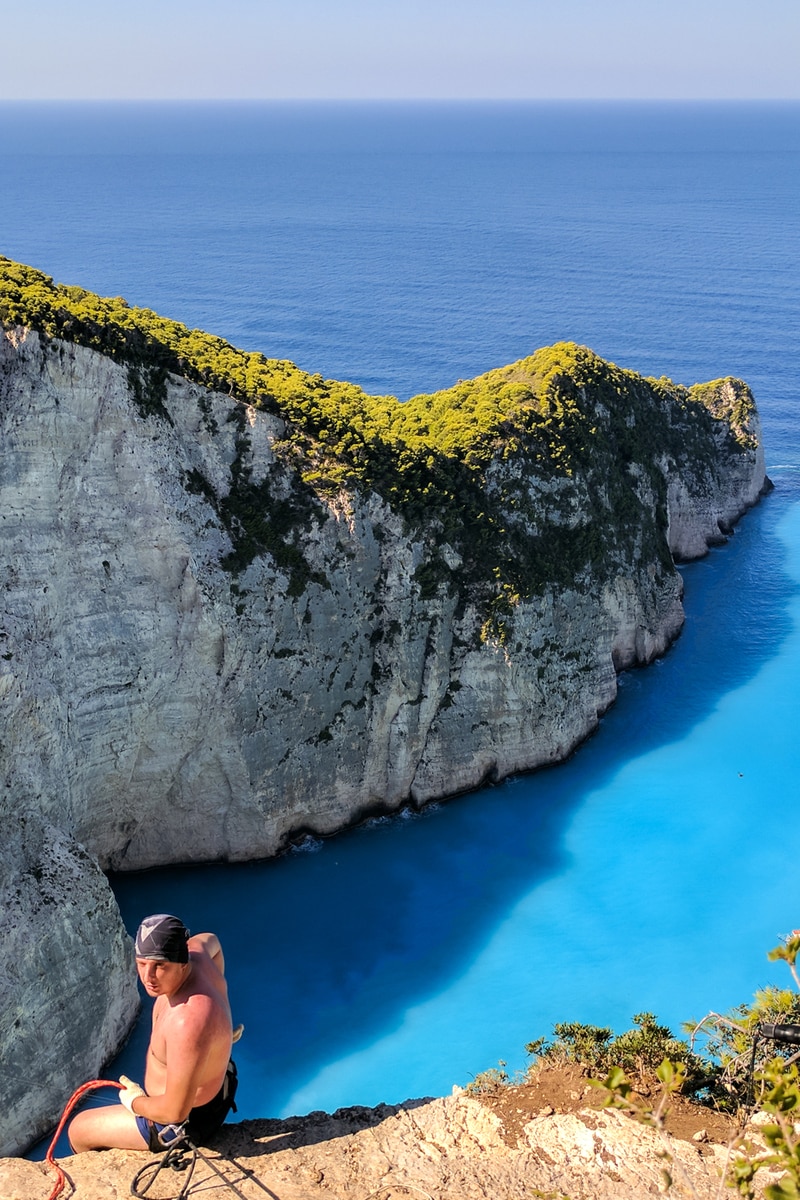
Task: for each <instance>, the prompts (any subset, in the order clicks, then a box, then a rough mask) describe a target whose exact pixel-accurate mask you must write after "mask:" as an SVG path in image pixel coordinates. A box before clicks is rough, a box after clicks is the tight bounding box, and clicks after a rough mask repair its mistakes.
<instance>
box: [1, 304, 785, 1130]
mask: <svg viewBox="0 0 800 1200" xmlns="http://www.w3.org/2000/svg"><path fill="white" fill-rule="evenodd" d="M557 349H558V348H557ZM554 353H555V352H554ZM576 353H577V351H576V348H570V347H565V348H562V349H561V351H559V355H560V357H559V356H558V355H557V357H558V363H557V368H558V372H560V374H559V375H558V381H559V382H558V386H559V388H561V391H559V392H558V395H559V396H560V395H562V394H563V395H566V396H567V399H568V400H569V402H570V403H571V404H573V405H574V407H575V409H576V411H578V412H579V415H580V420H581V422H583V425H585V427H586V438H587V439H588V440H587V442H586V444H585V445H584V444H583V443H579V442H578V441H574V440H573V442H572V443H570V444H569V446H568V449H569V456H568V459H564V458H563V455H564V453H566V452H565V451H564V448H563V446H561V447H560V448H559V449H558V451H556V450H555V449H553V447H552V445H551V446H550V449H549V450H548V451H547V453H545V452H544V451H543V449H542V446H543V442H542V436H543V435H542V434H541V432H540V431H539V427H538V426H537V427H536V428H534V429H533V432H531V429H522V428H521V427H520V426H519V425H517V426H514V425H513V423H512V424H511V425H509V427H508V429H507V430H505V431H501V432H500V433H499V434H497V435H496V436H495V437H494V440H493V441H492V444H491V447H490V449H489V450H488V451H483V452H482V453H483V459H482V463H483V465H482V468H481V473H480V487H481V489H482V491H480V492H479V493H475V494H472V493H470V498H468V500H469V502H468V503H467V499H465V510H464V511H465V513H466V517H465V523H464V526H463V527H462V528H460V529H458V528H455V527H454V526H453V511H456V510H450V511H448V512H447V513H444V514H443V512H441V511H439V510H438V509H437V508H436V506H435V504H433V505H431V504H430V502H428V508H427V510H426V507H425V503H426V502H425V499H424V497H423V498H422V502H421V507H418V508H417V509H416V510H414V509H413V505H412V503H411V501H409V499H408V497H406V499H405V500H404V504H403V505H398V504H397V503H394V502H393V501H392V496H391V494H390V492H389V490H388V489H387V488H383V489H382V488H381V487H380V486H379V484H375V485H374V486H366V485H364V484H363V483H362V484H360V485H358V486H351V487H348V486H345V485H339V486H336V487H333V486H331V484H330V480H328V481H327V482H325V483H324V486H323V484H322V483H320V484H319V486H317V484H316V483H315V475H316V473H315V471H313V470H311V469H310V464H311V466H313V459H314V454H315V453H316V450H315V449H314V446H312V447H311V449H309V444H308V435H307V433H306V434H304V436H305V437H306V442H305V444H304V448H303V451H302V461H301V460H300V458H299V457H298V452H297V451H296V441H295V443H294V444H293V441H292V424H291V421H287V418H286V417H285V416H283V415H281V413H280V412H279V411H277V410H275V406H272V410H270V407H269V406H262V407H254V406H248V405H246V404H243V403H241V402H240V401H239V400H236V399H233V398H231V397H230V396H226V395H223V394H221V393H220V392H213V391H209V390H208V389H207V388H204V387H203V386H201V385H200V384H199V383H197V382H190V381H188V380H187V379H185V378H181V377H180V376H178V375H175V374H170V375H167V376H165V377H164V378H163V379H162V380H160V381H159V386H158V390H157V395H156V393H155V392H154V391H153V387H152V377H151V376H148V374H147V372H141V371H140V372H138V373H137V372H136V371H132V369H131V367H130V365H129V364H126V363H124V362H120V361H114V360H113V359H112V358H110V357H106V356H104V355H103V354H101V353H98V352H97V351H96V350H93V349H90V348H88V347H86V346H81V345H76V344H74V343H73V342H69V341H64V340H60V339H52V338H47V337H44V336H41V335H40V334H38V333H36V332H34V331H32V330H30V329H26V328H22V327H7V328H6V330H5V333H4V334H3V336H1V337H0V435H1V436H2V446H3V469H2V476H1V477H0V529H1V530H2V546H3V557H2V572H3V591H2V596H3V602H2V612H0V700H1V701H2V745H3V754H4V759H5V767H4V771H5V779H4V789H3V798H2V800H0V815H1V816H2V821H3V829H4V831H5V829H6V828H8V829H12V828H18V829H19V830H20V831H21V832H19V834H15V835H14V836H13V837H10V838H9V839H6V838H5V837H4V844H3V847H2V849H0V855H2V860H3V876H2V888H3V907H2V910H0V945H2V947H3V949H2V955H3V962H5V961H6V958H7V957H8V963H9V965H8V966H3V965H2V964H0V971H5V975H4V976H3V977H2V978H3V983H2V987H3V992H4V1005H3V1012H2V1015H1V1016H0V1062H2V1064H3V1066H2V1074H3V1078H2V1081H0V1093H2V1095H3V1096H4V1099H8V1097H9V1095H10V1093H9V1090H8V1088H9V1087H10V1086H11V1084H10V1082H9V1081H7V1079H6V1074H7V1064H11V1063H17V1062H19V1063H24V1064H26V1066H25V1070H24V1076H25V1082H24V1084H23V1085H21V1086H22V1088H23V1091H24V1090H25V1089H26V1088H27V1089H28V1092H27V1095H26V1098H25V1104H24V1108H25V1113H26V1115H25V1117H24V1119H22V1117H21V1116H20V1113H21V1112H22V1108H20V1109H19V1112H18V1111H17V1109H16V1108H15V1107H14V1105H13V1104H12V1105H11V1106H10V1109H9V1107H8V1106H6V1108H5V1111H4V1113H3V1114H2V1116H1V1117H0V1124H1V1125H2V1127H3V1137H2V1138H0V1147H2V1149H4V1150H5V1151H8V1150H10V1149H14V1148H19V1147H20V1146H21V1145H23V1144H24V1143H25V1142H26V1141H27V1140H29V1139H30V1138H31V1137H32V1136H33V1135H34V1133H35V1132H36V1131H37V1129H38V1128H39V1127H40V1126H41V1125H42V1123H46V1122H47V1120H48V1119H52V1117H53V1111H54V1106H55V1108H56V1109H57V1106H58V1104H60V1103H63V1100H64V1098H65V1095H66V1093H67V1092H68V1091H69V1090H70V1088H71V1086H74V1085H75V1084H77V1083H78V1082H80V1080H81V1079H82V1078H85V1077H87V1076H88V1075H90V1074H91V1073H92V1071H93V1070H94V1069H95V1068H96V1066H99V1064H100V1062H101V1061H102V1059H103V1058H104V1057H105V1056H106V1054H107V1053H108V1052H109V1050H110V1048H111V1047H112V1046H113V1044H114V1043H115V1042H116V1041H118V1040H119V1038H120V1037H121V1034H122V1032H123V1031H124V1029H125V1027H126V1026H127V1023H128V1022H129V1020H130V1016H131V1012H132V1008H133V1005H134V1003H135V1000H134V997H133V993H132V985H131V984H130V975H131V972H130V967H131V964H130V960H129V957H128V951H127V950H126V949H125V942H124V938H123V935H122V930H121V926H120V923H119V918H118V915H117V914H116V912H115V908H114V904H113V900H112V899H111V897H110V894H109V893H108V892H107V890H106V889H105V884H104V882H103V879H102V876H101V874H100V872H99V870H98V865H99V867H102V868H108V867H113V868H115V869H127V868H141V867H146V866H150V865H154V864H157V863H167V862H173V861H182V862H186V861H191V860H202V859H218V858H228V859H245V858H253V857H261V856H266V855H270V854H273V853H275V852H277V851H279V850H280V849H281V848H282V847H284V846H285V845H286V844H287V841H288V840H289V839H290V838H291V837H292V836H296V835H298V834H299V833H302V832H303V831H315V832H319V833H329V832H331V831H333V830H336V829H339V828H341V827H343V826H345V825H346V824H348V823H350V822H352V821H354V820H356V819H357V818H358V817H359V816H360V815H361V814H364V813H366V812H367V811H369V810H371V809H376V808H380V809H383V810H393V809H397V808H398V807H400V806H401V805H403V804H405V803H408V802H412V803H414V804H422V803H424V802H426V801H428V800H431V799H433V798H436V797H440V796H444V795H447V794H453V793H455V792H457V791H460V790H464V789H467V788H472V787H475V786H477V785H479V784H480V783H481V782H483V781H485V780H495V779H499V778H502V777H503V776H505V775H508V774H510V773H512V772H517V771H521V770H527V769H530V768H533V767H536V766H538V765H540V764H543V763H550V762H555V761H557V760H559V759H561V758H563V757H564V756H565V755H567V754H568V753H569V752H570V750H572V749H573V748H574V747H575V746H576V745H577V743H579V742H580V741H581V740H582V739H583V738H585V737H586V736H587V734H589V733H590V732H591V731H592V729H593V728H594V727H595V726H596V724H597V721H598V717H599V714H600V713H602V711H603V710H604V709H605V708H607V706H608V705H609V704H611V703H612V701H613V699H614V696H615V693H616V673H617V671H618V670H620V669H621V668H623V667H627V666H630V665H633V664H634V663H645V662H648V661H650V660H651V659H652V658H653V657H654V656H656V655H658V654H660V653H661V652H662V651H663V650H664V649H665V648H666V647H667V645H668V644H669V642H670V641H671V640H672V639H673V638H674V637H675V635H676V634H677V633H678V631H679V629H680V626H681V623H682V620H683V612H682V607H681V582H680V577H679V575H678V573H677V572H676V571H675V570H674V568H673V566H672V557H671V555H672V554H674V555H676V556H680V557H692V556H696V555H698V554H702V553H704V552H705V550H706V549H707V547H708V545H709V544H711V543H713V542H716V541H719V540H720V539H721V538H722V537H723V536H724V532H725V531H728V530H729V529H730V527H731V526H732V524H733V522H734V521H735V520H736V519H737V518H738V517H739V516H740V515H741V514H742V512H744V510H745V509H746V508H747V507H748V506H749V505H752V504H753V503H754V502H755V501H756V499H757V497H758V496H759V494H760V492H761V490H762V489H763V487H764V485H765V476H764V460H763V453H762V450H761V446H760V439H759V431H758V418H757V414H756V412H755V408H754V406H753V404H752V398H751V397H750V396H749V393H748V392H747V389H746V388H745V387H744V385H743V384H741V383H738V382H736V381H731V380H728V381H721V382H719V383H718V384H715V385H706V393H705V394H704V395H702V396H699V397H694V396H692V395H690V393H687V392H686V391H685V390H684V389H676V388H674V387H673V386H672V385H670V386H669V387H667V386H666V384H665V383H664V382H663V381H662V382H660V383H658V384H656V383H653V382H650V383H647V382H646V381H644V380H641V379H639V377H636V376H632V375H629V373H624V378H623V373H620V372H616V375H615V374H613V372H615V371H616V369H615V368H610V367H608V365H607V364H603V363H602V362H601V360H598V359H596V358H595V357H594V356H592V355H590V353H589V352H588V351H580V353H579V354H578V356H577V358H576ZM581 356H582V357H581ZM576 363H577V366H576ZM573 367H574V368H575V371H576V372H577V374H576V375H575V376H574V377H573V376H571V375H570V374H569V372H570V370H571V369H572V368H573ZM578 368H580V370H582V371H584V373H586V372H590V374H591V375H592V378H595V376H596V377H597V379H598V380H599V381H600V382H599V384H598V385H597V389H596V390H594V391H593V390H592V389H593V386H594V385H593V384H592V383H591V381H590V382H589V383H588V384H587V383H585V382H582V380H581V378H580V372H579V370H578ZM540 370H541V364H540V363H539V361H538V360H536V359H531V360H526V362H525V363H522V364H516V365H515V367H514V368H508V369H506V370H505V373H504V374H503V373H500V375H502V378H501V379H500V383H501V384H502V386H503V387H506V386H507V387H518V386H522V385H521V384H520V380H522V381H523V382H524V386H525V387H528V386H529V384H530V387H531V388H533V386H534V383H533V382H531V381H535V378H536V373H537V371H540ZM500 375H499V376H498V378H499V377H500ZM551 375H552V371H551ZM486 378H487V380H490V383H492V386H494V382H495V380H494V376H492V377H488V376H487V377H486ZM565 380H566V382H564V381H565ZM609 380H611V381H612V383H613V387H611V384H610V383H609ZM525 381H527V382H525ZM498 386H500V384H498ZM148 387H150V389H151V392H150V394H149V395H148ZM565 389H566V390H565ZM609 389H610V390H609ZM553 394H555V393H553ZM154 396H155V399H154V398H153V397H154ZM615 397H616V398H615ZM419 399H420V398H418V400H419ZM421 399H422V401H425V400H426V398H424V397H423V398H421ZM565 403H566V401H565ZM418 407H419V405H418ZM423 409H424V405H423ZM538 419H539V418H538V417H537V420H538ZM582 427H583V426H582ZM634 429H636V430H643V431H644V432H642V433H637V437H638V438H639V440H638V441H636V442H635V443H634V442H629V441H626V440H625V439H626V437H627V434H626V432H625V431H626V430H628V431H630V430H634ZM321 437H322V440H323V441H324V436H323V435H321ZM595 442H596V443H597V445H598V446H599V445H602V446H604V447H606V453H605V457H603V456H599V457H598V456H597V455H593V453H592V446H593V445H594V443H595ZM320 444H321V443H320ZM631 446H634V448H635V447H639V446H641V447H643V448H644V449H643V450H642V453H641V455H640V456H639V457H632V453H633V451H632V450H631ZM608 447H611V450H608ZM614 447H618V448H619V455H618V456H617V451H616V450H615V449H614ZM637 453H638V451H637ZM559 454H561V455H562V458H561V459H559V458H558V455H559ZM437 461H438V460H437ZM442 461H444V459H442ZM389 469H390V468H389V467H387V470H389ZM429 469H430V470H431V471H433V474H434V475H435V470H436V469H438V468H436V463H434V467H433V468H429ZM476 494H477V495H478V496H479V501H478V502H475V495H476ZM456 499H458V497H456ZM470 505H471V507H470ZM479 509H481V510H485V512H487V513H490V514H491V515H492V520H493V521H494V526H493V529H496V530H497V533H496V541H497V546H498V547H499V550H498V558H497V564H499V565H493V560H492V559H491V557H490V554H491V551H492V549H493V547H492V544H491V540H492V539H491V538H489V539H488V541H487V538H486V535H485V531H484V528H483V525H482V524H481V521H482V519H483V518H484V511H478V510H479ZM470 522H474V527H473V525H471V524H470ZM492 536H495V535H492ZM475 546H478V547H479V550H480V553H479V552H478V550H475ZM487 546H488V547H489V548H488V549H487ZM34 829H35V830H36V834H35V837H34V835H33V833H32V832H31V831H32V830H34ZM26 831H27V832H26ZM32 837H33V841H34V842H35V848H34V849H32V848H31V845H32V843H31V838H32ZM26 839H27V840H26ZM87 852H88V854H87ZM54 879H57V880H58V887H59V889H60V891H59V893H58V899H57V901H56V900H54V899H52V898H51V892H50V891H48V888H51V889H52V887H53V886H54V884H53V880H54ZM20 881H22V883H21V882H20ZM77 937H80V938H82V939H83V940H84V941H85V943H86V945H87V946H90V947H93V949H92V951H91V954H90V956H89V959H90V960H91V961H90V960H89V959H87V957H86V954H85V953H82V954H81V955H75V956H74V958H73V959H72V964H71V965H70V966H69V967H66V966H65V968H64V972H63V973H65V974H66V975H67V976H68V983H67V990H68V991H69V989H70V988H73V987H74V988H79V987H80V986H81V982H82V981H86V980H88V979H90V978H92V979H93V978H94V974H93V973H94V971H95V968H96V967H97V965H98V964H99V963H100V962H101V961H102V962H103V964H104V971H103V974H104V986H105V987H107V989H108V990H107V993H106V995H105V996H104V997H103V998H102V999H100V1000H98V1002H97V1011H98V1012H101V1011H104V1012H105V1018H104V1024H103V1029H102V1031H101V1032H100V1033H98V1031H97V1029H95V1028H92V1029H91V1030H90V1031H86V1032H87V1033H90V1034H91V1038H90V1040H91V1047H92V1048H91V1050H90V1049H89V1046H88V1044H87V1040H86V1038H83V1037H82V1033H81V1031H80V1030H78V1029H72V1030H70V1031H69V1032H66V1031H65V1029H64V1023H65V1021H69V1020H74V1021H75V1022H76V1024H80V1023H81V1022H83V1023H84V1024H85V1017H84V1014H83V1013H82V1011H81V1006H80V1005H78V1006H77V1007H75V1008H73V1007H72V1006H71V1005H69V1004H67V1003H63V1004H62V1005H61V1006H60V1010H57V1009H56V1008H54V1007H53V1005H54V1003H55V1000H54V999H53V997H56V998H57V995H58V994H61V995H63V988H64V981H63V978H62V979H60V980H59V987H60V988H61V989H62V990H61V992H60V993H59V992H55V993H53V996H50V997H49V998H47V996H46V995H45V994H43V992H42V986H43V985H42V968H41V965H40V957H39V956H40V955H42V954H44V953H45V951H47V953H48V954H52V955H54V956H56V957H58V956H63V955H64V954H65V950H66V948H68V947H71V946H72V945H73V944H74V939H75V938H77ZM9 939H10V940H9ZM32 945H35V946H36V954H33V952H32V951H30V949H29V950H28V951H26V950H25V947H26V946H28V947H30V946H32ZM48 948H49V949H48ZM92 955H96V956H97V959H96V961H95V959H94V958H93V957H92ZM21 964H22V965H21ZM9 998H10V1000H11V1005H10V1006H9V1005H8V1004H7V1003H6V1001H7V1000H8V999H9ZM14 1012H20V1013H24V1014H25V1020H24V1021H23V1025H24V1029H22V1028H21V1027H20V1026H17V1025H16V1024H15V1023H14V1018H13V1013H14ZM64 1037H67V1040H68V1042H69V1048H68V1053H67V1054H65V1053H64V1045H63V1038H64ZM32 1064H35V1066H34V1068H33V1069H32ZM8 1073H9V1075H11V1074H13V1072H11V1071H9V1072H8ZM33 1075H35V1076H36V1077H37V1078H41V1079H43V1080H45V1081H46V1082H47V1093H48V1096H47V1097H45V1096H44V1095H42V1096H41V1097H40V1096H38V1095H37V1096H33V1095H32V1094H31V1090H30V1083H29V1080H30V1078H31V1077H32V1076H33ZM0 1152H2V1150H0Z"/></svg>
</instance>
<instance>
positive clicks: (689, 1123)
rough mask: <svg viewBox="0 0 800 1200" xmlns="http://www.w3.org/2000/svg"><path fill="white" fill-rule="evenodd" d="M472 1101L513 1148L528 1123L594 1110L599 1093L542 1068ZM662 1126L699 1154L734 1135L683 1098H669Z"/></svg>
mask: <svg viewBox="0 0 800 1200" xmlns="http://www.w3.org/2000/svg"><path fill="white" fill-rule="evenodd" d="M641 1098H642V1099H647V1100H648V1101H649V1103H651V1104H654V1103H656V1102H657V1096H655V1095H653V1096H642V1097H641ZM478 1099H479V1100H480V1101H481V1102H482V1103H483V1104H485V1105H486V1107H487V1108H490V1109H491V1110H492V1111H493V1112H494V1113H496V1114H497V1116H499V1117H500V1119H501V1120H502V1122H503V1127H504V1130H505V1136H506V1138H507V1140H508V1143H509V1145H516V1142H517V1138H518V1136H519V1134H520V1132H521V1130H522V1128H523V1126H524V1125H526V1124H527V1123H528V1121H530V1120H531V1118H532V1117H536V1116H542V1115H550V1114H551V1113H571V1112H577V1111H579V1110H580V1109H585V1108H600V1107H602V1103H603V1093H602V1092H601V1090H600V1089H599V1088H596V1087H592V1086H591V1084H590V1083H589V1072H588V1071H586V1070H585V1069H584V1068H581V1067H579V1066H577V1065H575V1064H570V1063H566V1064H563V1065H558V1066H546V1065H542V1066H541V1067H540V1068H539V1070H538V1072H537V1073H536V1075H535V1076H534V1078H533V1079H532V1080H531V1082H526V1083H521V1084H510V1085H506V1086H501V1087H498V1088H496V1089H495V1090H494V1091H491V1092H483V1093H481V1094H479V1096H478ZM664 1123H665V1126H666V1129H667V1131H668V1132H669V1133H671V1134H672V1135H673V1137H676V1138H681V1139H682V1140H683V1141H692V1142H694V1143H695V1145H697V1146H698V1148H699V1149H702V1145H703V1144H704V1143H713V1142H715V1143H717V1144H720V1145H727V1144H728V1142H729V1141H730V1140H731V1139H732V1138H733V1137H734V1136H735V1134H736V1132H737V1129H738V1125H737V1122H736V1119H735V1118H734V1117H732V1116H730V1115H728V1114H725V1113H720V1112H716V1111H715V1110H714V1109H713V1108H706V1107H704V1106H703V1105H701V1104H696V1103H695V1102H694V1101H692V1100H689V1099H688V1098H687V1097H685V1096H672V1097H671V1098H670V1100H669V1102H668V1106H667V1110H666V1116H665V1122H664Z"/></svg>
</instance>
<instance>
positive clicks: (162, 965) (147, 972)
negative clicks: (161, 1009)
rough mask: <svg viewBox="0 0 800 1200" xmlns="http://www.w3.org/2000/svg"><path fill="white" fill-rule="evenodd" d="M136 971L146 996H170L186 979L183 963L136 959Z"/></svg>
mask: <svg viewBox="0 0 800 1200" xmlns="http://www.w3.org/2000/svg"><path fill="white" fill-rule="evenodd" d="M136 969H137V971H138V972H139V978H140V979H141V981H142V984H143V985H144V990H145V991H146V992H147V994H148V996H171V995H172V994H173V992H177V990H178V988H179V987H180V986H181V984H182V983H183V981H184V979H185V978H186V967H185V965H184V964H183V963H174V962H157V961H155V960H154V959H152V958H137V960H136Z"/></svg>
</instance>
